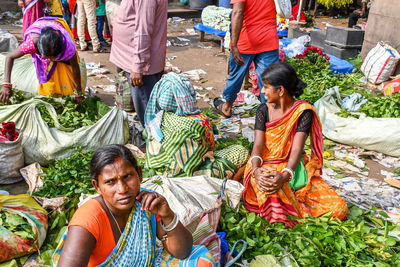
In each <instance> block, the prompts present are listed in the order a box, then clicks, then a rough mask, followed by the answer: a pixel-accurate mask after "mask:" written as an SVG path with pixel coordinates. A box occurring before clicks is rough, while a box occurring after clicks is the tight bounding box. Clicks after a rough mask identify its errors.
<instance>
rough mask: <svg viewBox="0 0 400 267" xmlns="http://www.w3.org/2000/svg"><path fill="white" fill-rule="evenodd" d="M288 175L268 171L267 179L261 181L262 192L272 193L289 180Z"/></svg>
mask: <svg viewBox="0 0 400 267" xmlns="http://www.w3.org/2000/svg"><path fill="white" fill-rule="evenodd" d="M289 179H290V175H289V174H288V173H287V172H285V173H281V172H278V171H273V172H270V173H269V179H267V180H265V182H264V183H263V189H264V190H263V192H264V193H267V194H268V195H270V194H274V193H276V192H278V191H279V189H281V188H282V187H283V185H284V184H285V183H287V182H289Z"/></svg>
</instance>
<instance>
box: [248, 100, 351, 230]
mask: <svg viewBox="0 0 400 267" xmlns="http://www.w3.org/2000/svg"><path fill="white" fill-rule="evenodd" d="M307 109H311V110H312V111H313V112H314V116H313V120H312V128H311V132H310V141H311V155H309V156H308V155H306V154H305V153H304V155H303V157H302V162H301V163H300V164H299V167H298V168H297V169H296V170H295V177H294V178H293V179H296V178H297V177H298V176H299V174H300V173H299V172H303V174H304V175H303V178H304V181H305V183H304V185H302V187H301V188H297V190H295V189H292V188H291V186H289V184H288V183H285V184H284V186H283V187H282V188H281V189H280V190H279V191H278V192H277V193H274V194H271V195H267V194H266V193H264V192H261V191H260V190H258V187H257V184H256V181H255V179H254V177H253V175H252V166H251V162H250V161H248V162H247V165H246V170H245V176H244V177H245V178H244V186H245V190H244V191H243V200H244V205H245V207H246V209H247V210H248V211H251V212H255V213H258V214H260V216H262V217H264V218H265V219H267V220H268V221H269V223H274V222H282V223H284V224H285V225H286V226H287V227H293V226H295V225H296V224H297V221H293V220H290V219H287V216H296V217H299V218H304V217H305V216H307V215H311V216H314V217H318V216H321V215H323V214H325V213H328V212H332V216H333V217H335V218H339V219H344V218H345V217H346V215H347V205H346V201H345V200H344V199H343V198H341V197H340V196H339V195H338V194H337V193H336V192H335V191H334V190H333V189H332V188H330V186H329V185H328V184H327V183H326V182H325V181H324V180H323V179H322V178H321V177H320V174H321V171H322V164H323V157H322V150H323V140H322V130H321V123H320V121H319V118H318V116H317V114H316V112H315V110H314V108H313V106H312V105H311V104H309V103H308V102H306V101H296V102H295V104H294V105H293V107H292V108H291V110H289V111H288V112H287V113H286V114H285V115H284V116H283V117H281V118H279V119H277V120H274V121H271V122H268V123H267V124H266V131H265V147H264V149H263V155H262V158H263V161H264V162H263V165H262V167H263V168H265V169H267V170H270V171H273V170H277V171H282V170H283V169H284V168H285V167H286V166H287V162H288V160H289V156H290V151H291V148H292V143H293V138H294V135H295V132H296V129H297V121H298V119H299V117H300V115H301V114H302V113H303V111H305V110H307ZM300 165H301V166H300ZM300 176H301V174H300ZM294 182H296V181H294Z"/></svg>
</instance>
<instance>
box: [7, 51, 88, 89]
mask: <svg viewBox="0 0 400 267" xmlns="http://www.w3.org/2000/svg"><path fill="white" fill-rule="evenodd" d="M6 56H7V54H4V53H2V54H0V82H3V79H4V64H5V59H6ZM80 70H81V75H82V81H83V82H82V86H83V88H86V82H87V73H86V63H85V61H84V60H83V58H80ZM11 83H12V84H13V88H14V89H16V90H20V91H23V92H25V93H27V95H30V96H36V95H38V94H39V81H38V79H37V76H36V69H35V66H34V65H33V62H32V57H31V56H30V55H25V56H23V57H20V58H17V59H15V60H14V65H13V69H12V72H11Z"/></svg>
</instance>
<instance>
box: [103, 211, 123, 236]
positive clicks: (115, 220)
mask: <svg viewBox="0 0 400 267" xmlns="http://www.w3.org/2000/svg"><path fill="white" fill-rule="evenodd" d="M104 204H105V203H104ZM106 207H107V209H108V212H110V214H111V216H112V218H113V219H114V222H115V224H116V225H117V227H118V230H119V234H120V235H122V231H121V228H120V227H119V224H118V222H117V219H115V217H114V214H113V213H112V212H111V210H110V209H109V208H108V206H107V204H106Z"/></svg>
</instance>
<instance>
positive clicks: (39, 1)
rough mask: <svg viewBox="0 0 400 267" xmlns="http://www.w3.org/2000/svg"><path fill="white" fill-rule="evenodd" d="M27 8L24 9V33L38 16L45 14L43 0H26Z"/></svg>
mask: <svg viewBox="0 0 400 267" xmlns="http://www.w3.org/2000/svg"><path fill="white" fill-rule="evenodd" d="M24 3H25V8H24V9H23V10H22V15H23V19H22V33H23V34H24V33H25V31H26V29H28V28H29V26H31V25H32V24H33V23H34V22H35V21H36V20H37V19H38V18H41V17H43V16H44V13H43V8H44V3H43V0H24Z"/></svg>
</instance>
